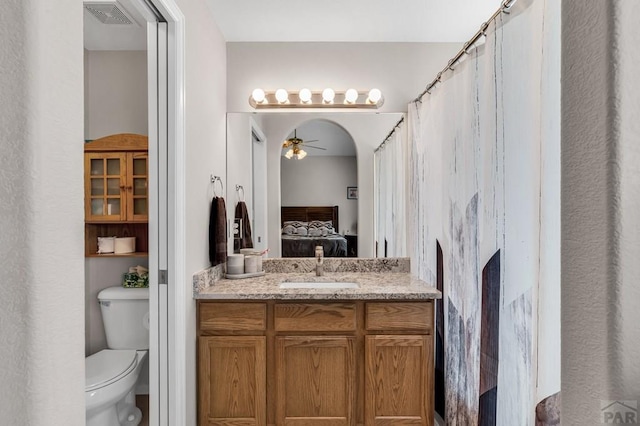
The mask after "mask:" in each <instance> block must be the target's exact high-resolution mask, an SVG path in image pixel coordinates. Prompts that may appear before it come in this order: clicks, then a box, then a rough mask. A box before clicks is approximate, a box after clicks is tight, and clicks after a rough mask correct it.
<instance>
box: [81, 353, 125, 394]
mask: <svg viewBox="0 0 640 426" xmlns="http://www.w3.org/2000/svg"><path fill="white" fill-rule="evenodd" d="M136 363H137V352H136V351H135V350H110V349H105V350H102V351H100V352H98V353H95V354H93V355H91V356H88V357H87V358H85V388H84V390H85V392H90V391H95V390H97V389H100V388H103V387H105V386H108V385H110V384H111V383H113V382H116V381H118V380H120V379H121V378H122V377H124V376H126V375H127V374H129V373H130V372H131V371H132V370H133V369H134V368H135V367H136Z"/></svg>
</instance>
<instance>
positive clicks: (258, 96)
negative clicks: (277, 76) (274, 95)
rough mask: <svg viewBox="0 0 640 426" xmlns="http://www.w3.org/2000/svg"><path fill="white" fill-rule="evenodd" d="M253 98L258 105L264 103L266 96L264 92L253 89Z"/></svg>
mask: <svg viewBox="0 0 640 426" xmlns="http://www.w3.org/2000/svg"><path fill="white" fill-rule="evenodd" d="M251 97H252V98H253V100H254V101H255V102H256V103H257V104H261V103H262V102H264V100H265V98H266V95H265V93H264V90H262V89H260V88H257V89H253V92H251Z"/></svg>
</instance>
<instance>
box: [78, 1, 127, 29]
mask: <svg viewBox="0 0 640 426" xmlns="http://www.w3.org/2000/svg"><path fill="white" fill-rule="evenodd" d="M84 7H85V9H87V11H88V12H89V13H91V14H92V15H93V16H95V17H96V19H98V21H100V22H102V23H103V24H106V25H136V24H135V22H136V21H135V20H134V19H133V18H132V17H131V15H130V14H129V13H128V12H127V10H126V9H125V8H124V7H122V5H121V4H120V3H118V2H117V1H103V2H99V3H97V2H96V3H94V2H88V3H85V4H84Z"/></svg>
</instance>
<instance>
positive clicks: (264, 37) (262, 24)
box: [205, 0, 501, 42]
mask: <svg viewBox="0 0 640 426" xmlns="http://www.w3.org/2000/svg"><path fill="white" fill-rule="evenodd" d="M205 1H207V2H208V3H209V6H210V8H211V11H212V13H213V17H214V19H215V20H216V22H217V23H218V26H219V27H220V29H221V30H222V33H223V34H224V37H225V39H226V40H227V41H229V42H240V41H253V42H262V41H269V42H295V41H303V42H312V41H316V42H336V41H344V42H464V41H467V40H468V39H469V38H470V37H471V36H472V35H473V34H475V33H476V31H478V29H479V28H480V25H481V24H482V23H483V22H484V21H486V20H487V19H488V18H489V17H490V16H491V14H493V12H495V11H496V10H497V9H498V7H499V6H500V4H501V0H402V1H392V0H321V1H318V0H295V1H292V0H269V1H265V0H205Z"/></svg>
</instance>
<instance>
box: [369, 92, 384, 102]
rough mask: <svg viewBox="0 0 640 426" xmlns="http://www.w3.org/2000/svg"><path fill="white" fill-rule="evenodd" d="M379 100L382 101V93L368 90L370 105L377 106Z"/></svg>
mask: <svg viewBox="0 0 640 426" xmlns="http://www.w3.org/2000/svg"><path fill="white" fill-rule="evenodd" d="M380 99H382V92H381V91H380V89H371V90H369V102H371V103H372V104H377V103H378V101H380Z"/></svg>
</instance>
